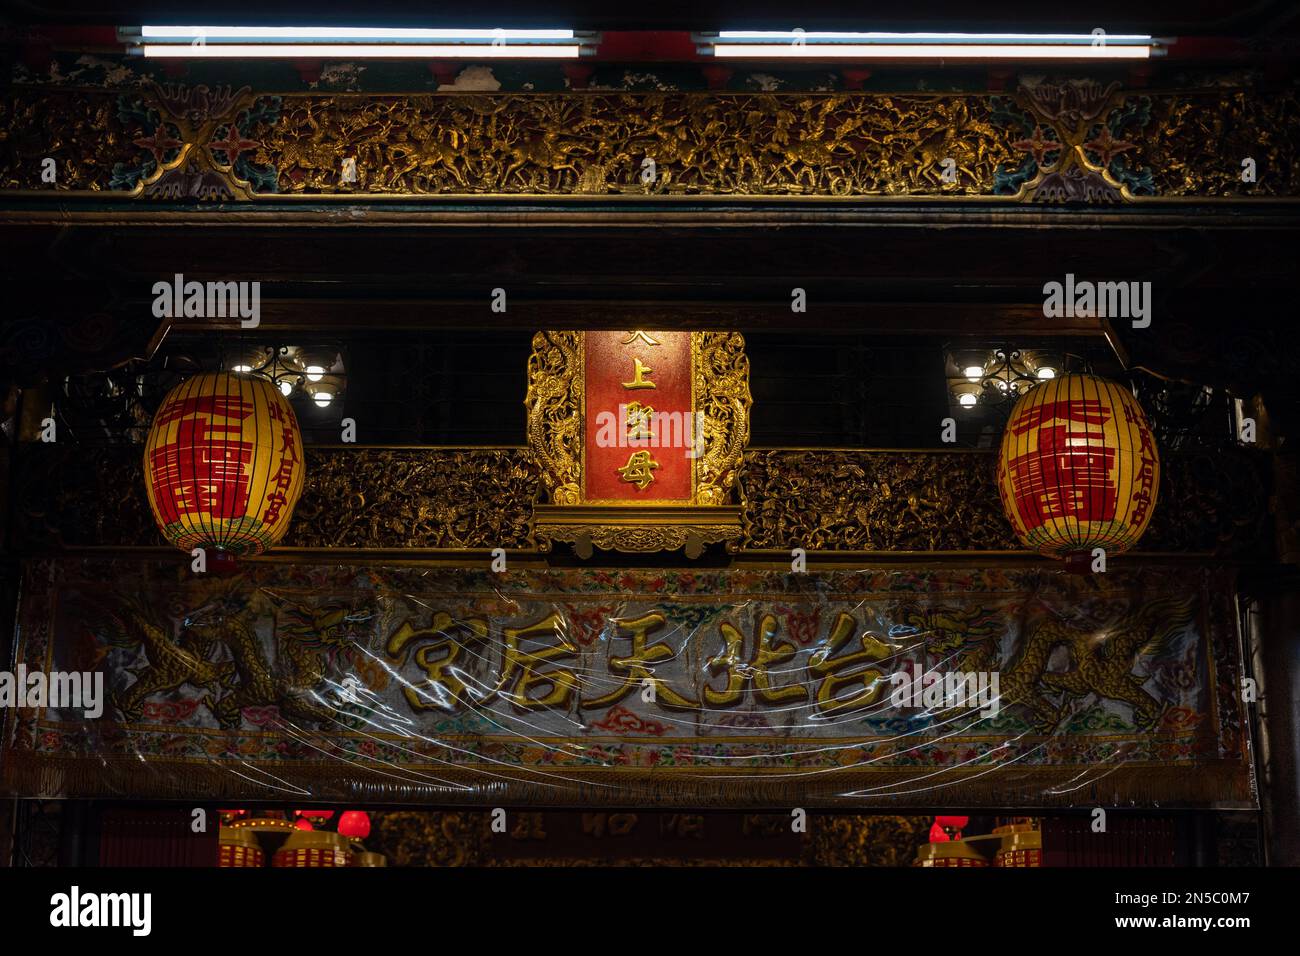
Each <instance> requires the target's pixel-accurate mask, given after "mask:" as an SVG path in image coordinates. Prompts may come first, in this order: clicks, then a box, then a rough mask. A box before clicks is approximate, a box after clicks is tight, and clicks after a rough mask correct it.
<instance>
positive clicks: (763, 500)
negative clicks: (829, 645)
mask: <svg viewBox="0 0 1300 956" xmlns="http://www.w3.org/2000/svg"><path fill="white" fill-rule="evenodd" d="M17 452H18V454H17V455H16V456H15V477H14V482H13V501H14V512H15V519H14V526H13V531H12V536H13V543H14V547H15V548H16V550H18V551H19V552H22V553H37V552H40V551H48V550H50V549H56V550H57V549H59V548H109V549H122V550H128V549H138V548H157V547H160V546H161V545H162V544H163V542H162V539H161V538H159V537H158V533H157V531H156V529H155V527H154V523H153V519H152V518H151V517H150V514H149V510H148V505H147V503H146V501H145V494H144V485H143V481H142V478H141V467H140V451H139V449H138V448H137V447H133V446H101V447H76V446H71V445H59V444H50V445H42V444H24V445H22V446H20V447H19V448H18V449H17ZM1261 457H1262V456H1260V455H1257V454H1252V453H1249V452H1245V451H1239V452H1231V453H1229V452H1222V451H1213V452H1211V451H1206V452H1198V453H1191V454H1187V453H1183V454H1177V453H1175V454H1168V455H1166V456H1165V462H1164V467H1163V468H1162V476H1161V478H1162V480H1161V489H1160V499H1159V505H1158V507H1157V509H1156V514H1155V517H1154V519H1153V521H1152V525H1151V528H1150V530H1149V532H1148V534H1147V536H1146V538H1145V539H1144V540H1143V542H1142V547H1143V551H1144V552H1145V553H1153V552H1163V553H1173V554H1188V555H1195V554H1200V555H1206V554H1211V553H1217V554H1220V555H1223V556H1226V557H1235V558H1241V559H1251V558H1258V557H1261V556H1266V555H1267V553H1268V551H1269V548H1270V541H1269V538H1270V536H1271V529H1270V528H1269V527H1268V525H1267V496H1268V495H1267V490H1266V486H1265V483H1264V482H1265V479H1264V477H1263V473H1262V471H1261V468H1262V467H1264V463H1263V462H1262V461H1261ZM307 466H308V471H307V485H306V488H305V490H304V493H303V497H302V500H301V502H300V503H299V505H298V509H297V511H296V512H295V515H294V521H293V526H292V527H291V528H290V530H289V534H288V536H287V537H286V538H285V540H284V542H283V544H282V547H283V549H285V550H286V551H287V552H290V553H291V552H294V551H296V550H298V549H313V550H321V549H323V550H327V551H335V552H340V553H341V552H348V553H349V555H350V557H356V556H361V555H365V554H367V553H376V554H377V553H381V552H382V553H383V554H384V555H385V556H394V557H399V558H403V559H410V558H420V557H437V556H442V557H450V558H455V557H456V555H457V553H459V555H460V557H461V559H462V560H465V559H467V558H468V557H469V556H470V555H474V554H477V553H479V552H484V553H485V552H486V551H488V550H490V549H492V548H497V547H500V548H506V549H508V550H511V551H519V552H535V551H536V550H537V546H536V542H535V540H534V537H533V525H532V522H533V515H532V509H533V504H534V502H536V501H537V500H539V495H540V491H541V488H540V483H539V472H538V469H537V467H536V465H535V464H534V462H533V461H532V458H531V456H530V454H529V453H528V451H527V450H526V449H523V448H478V449H451V448H420V447H411V448H367V447H358V446H351V445H349V446H340V447H330V446H316V447H309V448H308V450H307ZM993 467H994V463H993V455H992V454H991V453H988V452H982V451H967V452H962V451H865V450H831V449H751V450H750V451H748V452H746V454H745V457H744V464H743V466H742V469H741V474H740V494H741V501H742V504H743V520H744V531H743V536H742V539H741V555H740V558H741V559H744V556H745V554H746V553H747V552H748V553H750V554H751V557H753V558H755V559H758V558H762V557H764V556H767V557H770V556H771V555H772V554H773V553H776V552H783V553H784V555H785V556H786V557H785V560H786V563H787V564H788V555H789V550H790V549H791V548H793V547H796V546H797V547H803V548H805V549H807V550H808V551H809V552H843V553H845V554H846V555H848V556H853V555H861V554H864V553H872V554H885V553H891V554H893V555H894V556H896V557H897V556H907V555H909V554H910V555H913V556H921V557H928V558H930V559H934V558H938V557H940V556H941V555H942V556H945V557H946V558H950V559H958V558H961V557H962V556H963V555H965V556H966V557H967V558H969V557H973V556H977V555H978V556H982V557H985V558H987V557H989V556H991V555H996V554H998V553H1003V554H1006V555H1016V554H1023V552H1021V551H1020V550H1019V546H1018V545H1017V543H1016V541H1015V538H1014V536H1013V535H1012V532H1011V528H1010V526H1009V525H1008V524H1007V522H1006V519H1005V518H1004V517H1003V516H1002V513H1001V510H1000V506H999V504H998V496H997V493H996V490H995V487H994V484H993ZM765 553H766V555H765ZM178 554H179V552H178Z"/></svg>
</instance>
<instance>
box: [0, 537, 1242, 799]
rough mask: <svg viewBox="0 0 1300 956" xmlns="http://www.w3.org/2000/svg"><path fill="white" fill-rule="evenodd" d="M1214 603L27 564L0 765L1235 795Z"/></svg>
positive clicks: (345, 785)
mask: <svg viewBox="0 0 1300 956" xmlns="http://www.w3.org/2000/svg"><path fill="white" fill-rule="evenodd" d="M1231 593H1232V582H1231V580H1230V579H1228V578H1226V577H1224V576H1223V575H1220V574H1217V573H1211V572H1207V571H1202V570H1192V569H1189V568H1188V567H1187V566H1182V567H1178V568H1167V567H1166V568H1162V567H1155V566H1152V567H1147V568H1144V569H1143V570H1141V571H1134V572H1132V573H1129V572H1126V571H1122V570H1117V571H1112V572H1111V573H1108V574H1105V575H1100V576H1095V577H1093V578H1084V577H1077V576H1073V575H1069V574H1065V573H1062V572H1060V571H1058V570H1056V569H1037V568H1035V569H1006V570H962V569H950V570H910V569H902V568H896V569H892V570H865V571H860V572H854V573H840V572H836V573H827V574H784V573H778V572H770V571H737V570H732V571H716V570H710V571H697V572H685V571H670V570H620V571H594V570H563V571H519V572H507V573H503V574H492V573H489V572H487V571H484V572H466V571H452V570H440V569H431V568H405V569H382V568H374V567H366V568H362V567H343V566H338V565H333V564H329V565H325V564H322V565H315V566H313V565H288V564H280V563H254V564H250V565H248V566H247V567H245V568H244V569H243V570H242V571H241V572H240V573H239V574H237V575H234V576H232V577H227V578H218V577H214V576H198V575H191V574H190V573H189V571H188V567H187V566H186V565H185V564H177V563H174V562H139V561H135V562H126V561H111V560H98V559H84V560H83V559H78V560H73V559H67V558H63V559H53V560H40V561H33V562H30V563H29V564H28V565H27V568H26V573H25V584H24V588H23V599H22V607H21V610H20V629H19V645H18V654H17V662H16V664H15V669H16V671H22V675H21V676H22V677H23V681H22V682H21V683H22V687H21V688H18V689H19V690H21V691H22V693H23V695H24V696H23V699H22V700H20V701H15V702H14V703H17V704H19V705H20V706H19V707H18V709H13V708H10V709H9V710H8V711H7V714H8V717H7V724H6V727H5V734H4V752H3V774H4V776H3V780H4V785H5V789H6V790H8V791H11V792H15V793H20V794H24V795H30V796H46V797H60V796H70V797H71V796H75V797H91V796H108V795H112V796H114V797H122V796H125V795H131V796H134V797H140V798H163V797H185V798H193V799H204V800H221V801H226V800H232V799H236V798H239V799H256V798H262V797H264V798H267V799H272V798H279V797H280V796H281V795H282V794H284V793H286V792H293V793H299V794H300V795H302V796H303V797H308V796H311V797H314V798H316V799H320V800H330V799H366V800H370V801H392V802H407V803H416V802H425V803H436V804H458V803H464V804H470V803H484V802H486V801H493V805H502V804H511V803H513V804H515V805H522V804H528V805H579V806H590V805H595V804H603V805H610V806H617V805H635V804H643V803H646V802H647V801H653V802H654V804H655V805H694V806H701V807H703V806H715V807H725V806H785V805H790V806H800V805H807V806H861V807H867V806H872V807H894V806H927V805H942V804H959V805H965V806H972V807H974V806H990V807H992V806H1017V807H1027V806H1095V805H1102V806H1112V805H1116V804H1120V803H1122V804H1125V805H1130V804H1137V805H1153V804H1156V803H1159V804H1160V805H1162V806H1167V805H1171V804H1175V805H1177V804H1183V805H1194V806H1211V805H1215V806H1250V805H1252V802H1253V794H1252V786H1251V778H1250V770H1249V763H1248V757H1247V754H1248V741H1247V731H1246V729H1245V727H1244V726H1243V723H1242V711H1241V707H1240V704H1239V695H1238V692H1237V689H1238V687H1239V683H1240V673H1239V662H1238V656H1237V636H1236V626H1235V623H1234V617H1233V611H1232V601H1231V599H1230V595H1231ZM95 675H103V676H102V684H103V690H102V694H101V695H100V696H99V699H94V698H95V686H96V680H97V678H96V676H95ZM18 676H19V675H18V674H17V673H14V674H11V675H9V679H8V686H9V687H10V689H11V690H14V689H15V684H16V680H15V679H16V677H18ZM83 678H84V680H83ZM77 690H82V691H84V692H85V695H83V697H82V698H81V699H78V698H77V697H76V694H75V693H74V692H75V691H77ZM51 697H58V699H51ZM87 698H90V699H87Z"/></svg>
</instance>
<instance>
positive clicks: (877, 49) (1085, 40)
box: [696, 30, 1164, 60]
mask: <svg viewBox="0 0 1300 956" xmlns="http://www.w3.org/2000/svg"><path fill="white" fill-rule="evenodd" d="M696 39H697V42H698V43H699V44H700V46H699V50H700V52H701V53H705V54H709V53H711V54H712V55H713V56H716V57H745V58H750V59H773V58H792V59H868V60H879V59H937V58H943V59H999V60H1073V59H1080V60H1083V59H1108V60H1144V59H1148V58H1149V57H1151V56H1153V55H1160V54H1162V53H1163V52H1164V51H1163V49H1161V46H1160V41H1158V40H1156V39H1154V38H1153V37H1151V36H1149V35H1147V34H1106V33H1099V34H1097V35H1093V34H1090V33H874V32H872V33H826V32H816V31H813V32H804V31H799V30H782V31H762V30H759V31H747V30H746V31H741V30H728V31H723V32H721V33H716V34H698V35H697V37H696Z"/></svg>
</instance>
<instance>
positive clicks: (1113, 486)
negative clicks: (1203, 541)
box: [998, 375, 1160, 566]
mask: <svg viewBox="0 0 1300 956" xmlns="http://www.w3.org/2000/svg"><path fill="white" fill-rule="evenodd" d="M1159 487H1160V456H1159V454H1158V453H1157V451H1156V443H1155V438H1154V437H1153V436H1152V434H1151V429H1150V427H1149V426H1148V425H1147V420H1146V416H1145V415H1144V414H1143V413H1142V407H1141V406H1140V405H1138V403H1137V399H1135V398H1134V397H1133V393H1132V392H1130V391H1129V390H1128V389H1126V388H1123V387H1121V386H1119V385H1116V384H1114V383H1113V382H1108V381H1106V380H1105V379H1100V378H1097V377H1096V376H1093V375H1063V376H1061V377H1059V378H1055V379H1051V380H1049V381H1046V382H1041V383H1040V384H1038V385H1035V386H1034V387H1033V388H1032V389H1031V390H1030V391H1029V392H1028V393H1026V394H1025V395H1024V397H1022V398H1021V399H1020V400H1019V401H1018V402H1016V404H1015V407H1014V408H1012V410H1011V418H1010V420H1009V421H1008V422H1007V428H1006V431H1005V432H1004V433H1003V435H1002V449H1001V454H1000V455H999V459H998V493H999V494H1000V495H1001V496H1002V507H1003V509H1004V510H1005V511H1006V514H1007V518H1008V519H1009V520H1010V521H1011V526H1012V527H1013V528H1014V529H1015V532H1016V535H1017V536H1018V537H1019V538H1020V540H1021V541H1022V542H1023V543H1024V544H1025V545H1026V546H1028V547H1030V548H1032V549H1033V550H1035V551H1038V552H1039V553H1041V554H1045V555H1048V556H1049V557H1054V558H1065V559H1067V562H1071V563H1077V562H1079V561H1082V562H1084V566H1086V563H1087V562H1089V561H1090V560H1091V559H1092V552H1093V549H1094V548H1103V549H1104V550H1105V551H1106V553H1107V554H1119V553H1121V552H1123V551H1127V550H1128V549H1129V548H1131V547H1133V545H1134V544H1136V543H1137V541H1138V539H1139V538H1140V537H1142V533H1143V532H1144V531H1145V530H1146V527H1147V524H1148V523H1149V522H1150V521H1151V514H1152V512H1153V511H1154V509H1155V504H1156V493H1157V491H1158V489H1159Z"/></svg>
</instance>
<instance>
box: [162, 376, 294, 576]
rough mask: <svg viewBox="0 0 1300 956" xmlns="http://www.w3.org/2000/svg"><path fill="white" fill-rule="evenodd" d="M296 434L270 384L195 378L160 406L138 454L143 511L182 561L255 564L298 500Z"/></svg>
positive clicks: (284, 403) (285, 526) (289, 411)
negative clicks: (202, 555) (203, 558)
mask: <svg viewBox="0 0 1300 956" xmlns="http://www.w3.org/2000/svg"><path fill="white" fill-rule="evenodd" d="M304 470H305V465H304V461H303V453H302V433H301V432H300V430H299V428H298V419H297V417H296V416H295V415H294V413H293V408H292V407H291V406H290V405H289V402H288V400H287V399H285V397H284V396H283V395H281V394H280V391H279V389H278V388H276V386H275V384H274V383H273V382H271V381H270V380H268V379H265V378H261V377H259V376H250V375H240V374H236V373H233V372H212V373H206V374H202V375H195V376H194V377H192V378H190V379H187V380H186V381H184V382H182V383H181V384H180V385H178V386H176V387H175V388H174V389H172V390H171V391H170V392H168V393H167V397H166V398H164V399H163V402H162V405H161V406H160V407H159V409H158V413H157V414H156V415H155V416H154V420H153V426H152V427H151V428H150V429H149V438H148V440H147V441H146V443H145V450H144V474H145V486H146V488H147V490H148V494H149V507H150V509H151V510H152V511H153V516H154V520H155V521H157V523H158V527H159V528H160V529H161V531H162V533H163V536H164V537H165V538H166V539H167V540H168V541H170V542H171V543H172V544H174V545H175V546H176V547H178V548H181V549H182V550H185V551H192V550H193V549H194V548H203V549H205V550H206V549H215V550H216V552H217V556H218V557H219V558H220V557H227V558H229V557H239V556H244V555H254V554H261V553H262V552H263V551H266V550H267V549H269V548H271V547H273V546H274V545H275V544H276V542H278V541H279V540H280V539H281V538H282V537H284V533H285V531H286V530H287V529H288V527H289V519H290V518H291V517H292V516H293V508H294V505H296V504H297V502H298V496H299V495H300V494H302V484H303V475H304Z"/></svg>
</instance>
